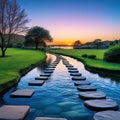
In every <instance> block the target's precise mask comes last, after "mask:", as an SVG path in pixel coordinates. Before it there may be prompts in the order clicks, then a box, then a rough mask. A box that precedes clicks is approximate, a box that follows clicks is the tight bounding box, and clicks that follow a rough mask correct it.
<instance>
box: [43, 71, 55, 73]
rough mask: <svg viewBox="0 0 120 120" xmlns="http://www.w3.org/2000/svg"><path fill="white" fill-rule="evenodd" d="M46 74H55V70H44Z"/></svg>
mask: <svg viewBox="0 0 120 120" xmlns="http://www.w3.org/2000/svg"><path fill="white" fill-rule="evenodd" d="M44 73H53V70H44Z"/></svg>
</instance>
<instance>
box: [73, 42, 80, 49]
mask: <svg viewBox="0 0 120 120" xmlns="http://www.w3.org/2000/svg"><path fill="white" fill-rule="evenodd" d="M80 45H81V41H80V40H76V41H75V42H74V44H73V48H74V49H78V48H79V46H80Z"/></svg>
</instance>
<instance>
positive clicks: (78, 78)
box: [72, 76, 86, 80]
mask: <svg viewBox="0 0 120 120" xmlns="http://www.w3.org/2000/svg"><path fill="white" fill-rule="evenodd" d="M72 80H86V77H83V76H81V77H76V76H75V77H72Z"/></svg>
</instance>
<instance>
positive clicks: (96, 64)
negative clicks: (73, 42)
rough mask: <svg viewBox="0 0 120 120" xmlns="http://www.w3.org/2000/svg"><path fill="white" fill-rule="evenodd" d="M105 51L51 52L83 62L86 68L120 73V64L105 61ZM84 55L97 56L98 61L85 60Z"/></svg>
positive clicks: (57, 50) (58, 50) (59, 50)
mask: <svg viewBox="0 0 120 120" xmlns="http://www.w3.org/2000/svg"><path fill="white" fill-rule="evenodd" d="M105 51H106V50H99V49H76V50H75V49H73V50H72V49H71V50H65V49H64V50H63V49H56V50H50V52H54V53H58V54H63V55H67V56H71V57H73V58H76V59H78V60H81V61H83V63H84V64H85V66H86V67H89V68H95V69H99V70H106V71H113V72H120V64H119V63H111V62H106V61H103V57H104V53H105ZM83 54H87V55H96V59H90V58H83V57H82V55H83Z"/></svg>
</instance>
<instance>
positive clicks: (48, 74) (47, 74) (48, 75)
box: [40, 73, 51, 77]
mask: <svg viewBox="0 0 120 120" xmlns="http://www.w3.org/2000/svg"><path fill="white" fill-rule="evenodd" d="M50 75H51V74H50V73H46V74H40V76H44V77H45V76H47V77H50Z"/></svg>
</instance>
